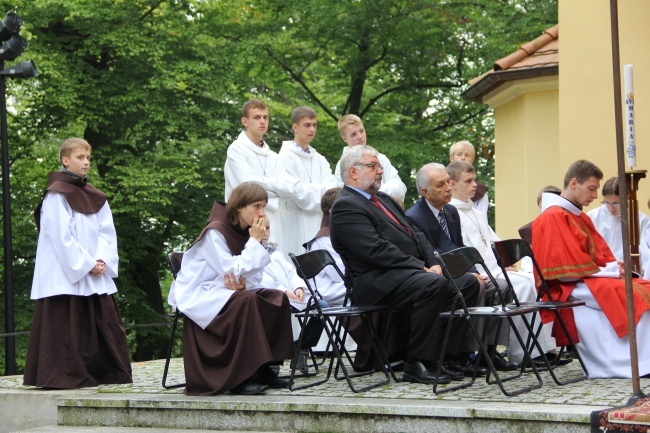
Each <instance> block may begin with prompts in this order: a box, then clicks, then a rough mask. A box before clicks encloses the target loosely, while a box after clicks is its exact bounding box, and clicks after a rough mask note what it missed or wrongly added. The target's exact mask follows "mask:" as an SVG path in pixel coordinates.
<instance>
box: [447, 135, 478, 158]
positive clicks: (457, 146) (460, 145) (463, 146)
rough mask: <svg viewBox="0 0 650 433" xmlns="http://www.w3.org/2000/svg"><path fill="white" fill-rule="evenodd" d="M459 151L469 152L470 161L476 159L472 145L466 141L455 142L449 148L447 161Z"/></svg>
mask: <svg viewBox="0 0 650 433" xmlns="http://www.w3.org/2000/svg"><path fill="white" fill-rule="evenodd" d="M459 150H469V151H470V153H471V154H472V159H476V152H475V151H474V145H473V144H472V143H470V142H469V141H467V140H461V141H457V142H455V143H454V144H452V146H451V147H450V148H449V161H451V160H452V159H453V158H454V153H456V152H458V151H459Z"/></svg>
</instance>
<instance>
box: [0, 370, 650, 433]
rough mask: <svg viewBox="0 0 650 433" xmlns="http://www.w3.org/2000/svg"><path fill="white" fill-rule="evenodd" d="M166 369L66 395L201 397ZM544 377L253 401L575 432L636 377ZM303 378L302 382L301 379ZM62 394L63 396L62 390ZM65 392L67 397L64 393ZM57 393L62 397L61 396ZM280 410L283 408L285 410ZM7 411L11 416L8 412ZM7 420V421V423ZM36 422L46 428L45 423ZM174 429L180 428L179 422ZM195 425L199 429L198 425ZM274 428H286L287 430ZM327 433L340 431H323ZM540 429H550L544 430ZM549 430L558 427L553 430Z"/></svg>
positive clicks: (279, 393) (334, 390)
mask: <svg viewBox="0 0 650 433" xmlns="http://www.w3.org/2000/svg"><path fill="white" fill-rule="evenodd" d="M163 367H164V360H157V361H151V362H143V363H134V364H133V377H134V383H133V384H129V385H110V386H98V387H96V388H85V389H83V390H76V391H64V393H68V394H66V395H67V396H74V397H78V398H77V399H78V400H82V399H83V398H85V397H87V398H89V399H95V400H97V399H104V400H117V399H120V398H123V397H124V396H126V395H128V396H131V398H133V399H141V400H144V399H147V400H152V401H153V400H159V401H165V402H179V401H181V402H182V401H198V400H197V398H196V397H187V396H184V395H183V390H182V388H176V389H171V390H165V389H163V388H162V386H161V383H160V382H161V378H162V371H163ZM578 369H579V364H578V363H577V361H574V362H573V363H571V364H569V365H568V366H564V367H560V368H559V369H558V374H559V375H560V376H562V377H570V376H572V375H576V374H578V373H579V371H578ZM285 373H288V367H287V366H286V365H285V366H284V367H283V368H282V374H285ZM398 377H401V373H398ZM542 378H543V380H544V385H543V386H542V387H541V388H540V389H536V390H533V391H530V392H527V393H524V394H522V395H519V396H515V397H507V396H505V395H504V394H503V393H502V392H501V391H500V389H499V388H498V386H497V385H488V384H486V383H485V381H484V380H481V379H477V381H476V383H474V385H473V386H471V387H470V388H466V389H463V390H458V391H453V392H450V393H446V394H440V395H435V394H434V393H433V392H432V387H431V386H429V385H421V384H412V383H406V382H401V383H395V382H393V381H391V382H390V383H389V384H388V385H385V386H382V387H379V388H376V389H373V390H370V391H367V392H364V393H361V394H354V393H352V392H351V391H350V389H349V388H348V386H347V383H346V382H345V381H337V380H334V379H333V378H332V379H330V381H329V382H327V383H325V384H323V385H320V386H317V387H314V388H308V389H305V390H300V391H294V392H291V391H289V390H269V391H268V392H267V394H266V395H265V396H260V397H255V398H254V399H250V398H248V399H249V400H250V401H255V402H257V404H262V403H264V402H266V403H275V404H278V402H296V401H299V402H301V403H303V404H309V403H310V402H313V404H314V405H316V404H323V403H324V402H326V403H327V404H329V405H343V406H340V408H339V409H337V410H338V411H339V412H341V411H342V410H341V407H345V405H350V406H358V405H361V407H363V406H367V407H370V406H376V407H379V406H382V407H384V409H383V410H384V411H386V409H385V407H387V406H392V407H394V408H400V407H402V409H400V410H406V409H404V408H405V407H407V406H409V405H410V406H411V407H416V406H419V407H426V408H428V409H427V412H428V413H438V412H436V410H437V411H439V415H437V416H444V413H445V411H448V412H449V413H451V412H453V411H458V410H461V412H463V414H461V415H462V416H465V417H467V416H471V414H472V413H474V415H476V414H475V412H476V413H478V412H479V411H480V410H483V411H486V412H489V411H492V412H493V411H494V410H495V408H498V409H499V410H500V411H505V412H507V411H508V410H512V411H516V412H517V414H518V415H516V416H517V417H526V413H529V414H530V416H531V417H532V418H533V419H538V420H539V419H540V417H541V418H543V419H545V418H544V417H546V416H548V413H557V414H558V415H557V416H558V417H560V418H561V417H565V418H566V417H568V418H571V419H570V420H569V421H571V422H578V423H580V425H581V427H580V428H578V429H577V430H575V431H589V430H588V427H587V428H585V426H588V418H589V413H590V412H591V411H592V410H596V409H598V408H605V407H611V406H616V405H621V404H624V403H625V402H626V401H627V400H628V398H629V397H630V396H631V394H632V383H631V382H632V381H631V380H630V379H593V380H586V381H581V382H577V383H573V384H568V385H564V386H557V385H556V384H555V383H554V382H553V381H552V379H551V377H550V375H548V374H547V373H544V372H542ZM377 379H378V374H374V375H372V376H368V377H364V378H359V379H357V380H360V381H361V382H364V383H365V382H368V381H372V380H377ZM302 380H310V379H300V381H302ZM182 381H184V374H183V365H182V360H181V359H175V360H173V361H172V364H171V368H170V375H169V377H168V383H176V382H182ZM300 381H299V382H297V383H302V382H300ZM533 382H536V381H535V380H534V377H533V375H532V374H529V375H526V376H524V377H523V378H520V379H517V380H515V381H512V382H507V383H506V387H507V388H509V389H512V387H515V386H517V387H518V386H521V385H523V384H526V383H530V384H532V383H533ZM649 388H650V379H641V389H642V390H644V389H646V390H648V392H650V390H649ZM35 391H36V390H35V389H34V388H31V387H25V386H23V385H22V377H20V376H10V377H0V399H2V398H3V397H2V395H5V396H6V395H8V394H13V395H14V396H17V395H20V394H23V393H34V392H35ZM37 392H38V393H40V395H46V394H47V393H57V392H56V391H43V390H38V391H37ZM58 393H59V394H61V392H58ZM66 395H64V397H65V396H66ZM58 396H59V397H60V396H61V395H58ZM202 400H203V402H204V404H208V403H205V401H206V400H207V401H208V402H211V403H209V404H211V405H216V406H218V405H219V402H221V403H222V404H225V403H227V402H233V401H239V400H241V397H237V396H232V395H228V394H226V395H222V396H214V397H209V398H207V399H206V398H202ZM229 404H232V403H229ZM414 405H415V406H414ZM59 406H61V405H59ZM216 406H215V407H216ZM445 408H446V409H445ZM0 409H1V407H0ZM60 409H61V407H59V410H60ZM251 410H252V409H251ZM277 410H278V411H281V410H282V409H277ZM355 410H356V409H355ZM391 410H392V409H391ZM505 412H504V413H505ZM4 413H5V414H6V413H7V412H4ZM459 413H460V412H459ZM402 415H403V414H402ZM502 416H506V415H502ZM507 416H510V415H507ZM568 418H567V419H568ZM60 419H61V414H59V420H60ZM549 419H550V418H549ZM2 424H4V422H3V423H2ZM37 425H41V426H43V425H46V424H37ZM35 426H36V425H35ZM170 427H173V428H178V427H177V426H170ZM196 428H200V427H199V426H197V427H196ZM232 430H237V428H233V429H232ZM272 430H274V431H285V430H282V429H272ZM3 431H11V430H3V429H2V425H1V424H0V432H3ZM36 431H41V432H45V431H47V430H40V429H39V430H36ZM52 431H54V430H52ZM57 431H58V430H57ZM70 431H76V430H70ZM98 431H99V430H98ZM301 431H308V430H301ZM324 431H336V430H335V429H332V430H328V429H324ZM358 431H362V430H358ZM377 431H378V430H377ZM485 431H488V430H485ZM494 431H498V430H494ZM531 431H532V430H531ZM535 431H547V430H541V429H540V430H535ZM548 431H556V430H553V429H551V430H548Z"/></svg>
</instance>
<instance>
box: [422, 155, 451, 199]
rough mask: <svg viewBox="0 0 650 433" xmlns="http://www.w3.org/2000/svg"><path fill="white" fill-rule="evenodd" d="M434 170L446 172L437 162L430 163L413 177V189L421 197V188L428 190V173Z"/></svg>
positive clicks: (445, 168)
mask: <svg viewBox="0 0 650 433" xmlns="http://www.w3.org/2000/svg"><path fill="white" fill-rule="evenodd" d="M436 169H438V170H443V171H446V170H447V167H445V166H444V165H442V164H439V163H437V162H430V163H428V164H425V165H423V166H422V168H420V170H418V174H417V175H416V176H415V187H416V188H417V189H418V193H419V194H420V195H422V188H426V190H427V191H428V190H429V172H431V171H433V170H436Z"/></svg>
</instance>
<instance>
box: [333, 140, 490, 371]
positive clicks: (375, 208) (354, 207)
mask: <svg viewBox="0 0 650 433" xmlns="http://www.w3.org/2000/svg"><path fill="white" fill-rule="evenodd" d="M377 155H378V152H377V151H376V150H375V149H373V148H372V147H369V146H355V147H353V148H351V149H350V150H349V151H348V152H346V154H345V155H344V156H343V157H342V158H341V161H340V163H341V177H342V179H343V182H344V183H345V186H344V188H343V190H342V191H341V194H340V195H339V198H338V199H337V200H336V202H335V203H334V206H333V208H332V212H331V218H330V230H331V240H332V245H333V246H334V249H335V250H336V251H337V252H338V253H339V254H340V255H341V257H342V258H343V260H344V261H345V264H346V269H347V272H348V273H349V274H350V275H351V277H352V282H353V286H354V291H355V297H356V300H357V302H358V303H359V304H360V305H375V304H384V305H389V306H391V307H394V308H396V309H398V310H400V311H402V312H403V313H404V314H405V315H406V317H407V319H408V321H409V324H410V333H409V345H408V356H407V359H406V363H405V365H404V380H406V381H411V382H419V383H433V382H435V381H436V380H437V381H438V383H448V382H449V381H450V380H451V379H457V380H460V379H462V378H463V375H462V374H459V373H458V372H455V371H449V370H447V369H446V368H445V367H444V366H441V371H442V375H441V376H440V377H436V375H435V369H436V367H437V360H438V359H439V356H440V350H441V346H442V338H443V334H442V326H443V322H442V320H441V319H440V318H439V314H440V313H441V312H442V311H445V310H446V309H448V308H451V301H452V299H453V297H454V296H455V292H454V289H453V287H450V285H449V282H448V281H447V279H446V278H445V277H443V276H442V270H441V268H440V266H439V265H437V264H436V261H435V258H434V256H433V249H432V247H431V245H430V244H429V243H428V241H427V240H426V238H425V237H424V236H423V235H422V233H420V232H419V231H418V230H417V229H416V228H415V227H413V226H411V224H410V223H409V222H408V221H407V220H406V216H405V215H404V211H403V210H402V209H401V208H400V207H399V206H398V205H397V203H395V201H394V200H393V199H391V198H390V197H389V196H388V195H386V194H383V193H380V192H378V191H379V187H380V186H381V179H382V174H383V170H382V167H381V165H380V163H379V159H378V158H377ZM458 283H459V286H460V287H461V288H462V289H461V290H462V292H463V295H464V297H465V299H466V302H467V303H468V304H469V305H475V303H476V299H477V297H478V292H479V288H480V286H479V284H478V282H477V280H476V278H474V277H473V276H469V277H463V278H461V279H459V280H458ZM465 331H466V327H464V326H458V327H455V329H453V330H452V335H451V339H450V341H451V342H452V343H450V346H449V347H448V351H451V352H457V351H458V349H459V348H458V347H456V344H455V343H456V342H458V341H461V340H462V339H463V338H464V335H465Z"/></svg>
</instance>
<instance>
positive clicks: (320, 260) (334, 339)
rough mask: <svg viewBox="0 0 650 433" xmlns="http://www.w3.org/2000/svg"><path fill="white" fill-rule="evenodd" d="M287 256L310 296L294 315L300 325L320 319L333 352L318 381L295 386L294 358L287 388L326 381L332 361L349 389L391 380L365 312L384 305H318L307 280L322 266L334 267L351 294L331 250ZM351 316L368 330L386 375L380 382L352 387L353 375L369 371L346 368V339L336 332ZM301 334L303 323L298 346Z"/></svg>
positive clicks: (301, 387)
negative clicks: (300, 309)
mask: <svg viewBox="0 0 650 433" xmlns="http://www.w3.org/2000/svg"><path fill="white" fill-rule="evenodd" d="M289 257H290V258H291V260H292V261H293V263H294V265H295V266H296V271H297V272H298V275H299V276H300V278H302V279H303V280H305V283H306V285H307V289H308V290H309V293H310V295H311V298H310V300H309V301H308V302H307V307H306V308H305V310H303V311H302V312H300V313H295V314H296V315H297V314H301V315H302V321H301V323H303V324H304V323H306V321H307V320H308V319H309V318H311V317H316V318H318V319H319V320H321V322H322V323H323V328H324V330H325V333H326V334H327V338H328V340H329V343H330V346H331V347H332V352H333V354H334V356H333V357H331V358H330V363H329V367H328V369H327V374H326V376H325V378H323V379H320V380H317V381H312V382H310V383H307V384H304V385H300V386H294V378H295V372H296V364H297V360H296V359H295V358H294V360H293V362H292V363H291V377H290V379H289V389H290V390H292V391H295V390H298V389H304V388H309V387H312V386H316V385H320V384H322V383H325V382H327V381H328V380H329V378H330V376H331V375H332V369H333V368H334V362H335V361H336V368H337V371H338V369H340V370H341V371H342V372H343V375H344V378H345V380H346V381H347V383H348V386H349V387H350V390H352V392H355V393H358V392H362V391H367V390H369V389H372V388H376V387H378V386H382V385H385V384H387V383H388V382H389V381H390V376H389V373H388V369H390V365H389V364H388V359H387V356H386V353H385V352H384V350H383V347H382V345H381V342H380V341H379V337H378V336H377V332H376V331H375V328H374V326H373V325H372V322H371V321H370V320H369V318H368V314H370V313H372V312H375V311H382V310H384V309H385V307H384V306H367V307H358V306H342V307H329V308H321V307H320V306H319V305H318V303H317V302H313V300H314V299H316V298H317V294H316V292H315V290H314V288H313V287H312V285H311V283H310V280H312V279H313V278H314V277H315V276H316V275H318V274H319V273H320V272H321V271H322V270H323V268H325V267H326V266H333V267H334V269H335V270H336V272H337V273H338V274H339V275H340V276H341V278H342V280H343V281H344V283H345V287H346V290H347V291H348V293H351V290H352V286H351V285H350V284H349V282H348V281H347V279H346V278H345V276H344V275H343V274H342V273H341V270H340V269H339V268H338V266H337V265H336V262H335V261H334V259H333V258H332V256H331V255H330V253H329V252H327V251H326V250H314V251H310V252H307V253H304V254H301V255H299V256H296V255H294V254H292V253H289ZM353 316H358V317H359V318H360V319H361V321H362V323H363V324H364V326H365V327H366V328H367V329H368V332H369V334H370V336H371V343H372V348H373V351H374V353H375V355H376V356H378V357H379V359H380V360H381V363H382V372H383V373H384V376H385V378H384V379H383V380H381V381H379V382H375V383H372V384H370V385H367V386H364V387H361V388H358V389H357V388H355V386H354V384H353V383H352V378H356V377H359V376H365V375H367V374H368V373H358V374H350V373H349V372H348V368H347V367H346V365H345V362H344V359H343V356H344V354H347V350H346V349H345V339H346V336H347V333H346V332H343V336H341V335H340V333H339V331H340V327H339V325H338V324H339V323H341V321H342V320H346V319H348V318H350V317H353ZM303 333H304V326H303V327H302V328H301V331H300V337H299V338H298V346H300V345H301V343H302V339H303ZM296 355H297V354H296ZM347 359H348V361H350V358H349V356H348V357H347ZM335 377H336V373H335Z"/></svg>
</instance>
